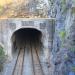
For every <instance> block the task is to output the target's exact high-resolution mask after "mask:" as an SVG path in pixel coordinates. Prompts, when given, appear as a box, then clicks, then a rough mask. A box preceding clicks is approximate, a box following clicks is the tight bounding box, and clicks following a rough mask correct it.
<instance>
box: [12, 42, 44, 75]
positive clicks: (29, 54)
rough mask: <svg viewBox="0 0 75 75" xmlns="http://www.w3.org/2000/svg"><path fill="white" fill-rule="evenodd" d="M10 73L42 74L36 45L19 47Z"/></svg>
mask: <svg viewBox="0 0 75 75" xmlns="http://www.w3.org/2000/svg"><path fill="white" fill-rule="evenodd" d="M12 75H44V72H43V69H42V65H41V62H40V59H39V54H38V50H37V48H36V46H33V45H32V43H31V42H30V45H26V47H24V48H20V50H19V53H18V56H17V60H16V63H15V67H14V69H13V73H12Z"/></svg>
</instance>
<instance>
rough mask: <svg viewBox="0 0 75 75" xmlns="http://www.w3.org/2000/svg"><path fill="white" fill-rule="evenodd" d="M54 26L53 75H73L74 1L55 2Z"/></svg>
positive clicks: (74, 59)
mask: <svg viewBox="0 0 75 75" xmlns="http://www.w3.org/2000/svg"><path fill="white" fill-rule="evenodd" d="M55 3H56V10H57V14H56V25H55V34H54V39H53V49H52V55H53V57H52V62H53V64H54V74H53V75H75V6H74V5H75V1H74V0H72V1H69V0H60V1H59V0H55Z"/></svg>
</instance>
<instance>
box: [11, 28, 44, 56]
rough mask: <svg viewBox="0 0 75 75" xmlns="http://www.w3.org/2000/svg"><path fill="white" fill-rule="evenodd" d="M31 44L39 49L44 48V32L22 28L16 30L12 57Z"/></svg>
mask: <svg viewBox="0 0 75 75" xmlns="http://www.w3.org/2000/svg"><path fill="white" fill-rule="evenodd" d="M30 44H32V45H33V46H35V44H36V46H37V47H38V46H39V47H41V46H43V43H42V32H41V31H40V30H38V29H35V28H20V29H18V30H16V31H15V32H13V34H12V36H11V47H12V49H11V50H12V51H11V52H12V55H14V54H15V53H16V51H17V50H19V49H20V48H24V47H25V46H26V45H30Z"/></svg>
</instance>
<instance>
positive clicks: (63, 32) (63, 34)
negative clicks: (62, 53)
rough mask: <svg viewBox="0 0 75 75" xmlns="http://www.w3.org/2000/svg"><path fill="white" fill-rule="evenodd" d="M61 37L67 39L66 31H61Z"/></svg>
mask: <svg viewBox="0 0 75 75" xmlns="http://www.w3.org/2000/svg"><path fill="white" fill-rule="evenodd" d="M59 35H60V37H61V39H65V36H66V32H65V31H61V32H60V33H59Z"/></svg>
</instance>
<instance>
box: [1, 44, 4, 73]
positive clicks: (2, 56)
mask: <svg viewBox="0 0 75 75" xmlns="http://www.w3.org/2000/svg"><path fill="white" fill-rule="evenodd" d="M4 62H5V53H4V51H3V47H2V46H1V45H0V72H1V71H2V69H3V63H4Z"/></svg>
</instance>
